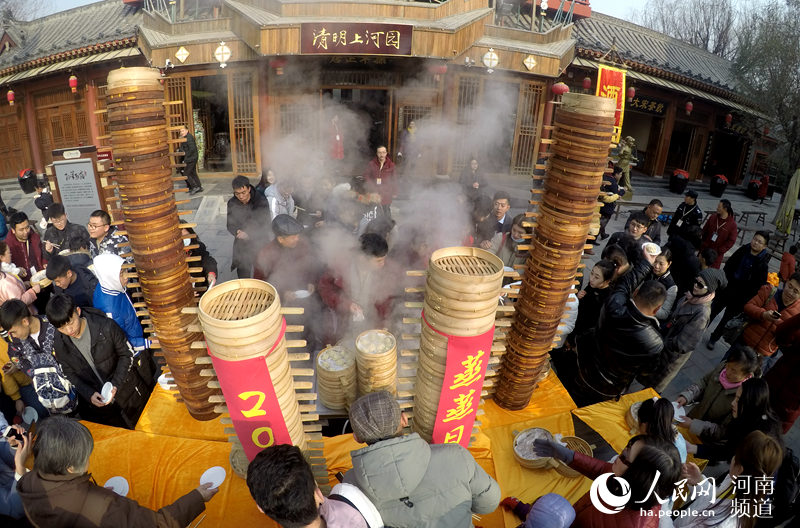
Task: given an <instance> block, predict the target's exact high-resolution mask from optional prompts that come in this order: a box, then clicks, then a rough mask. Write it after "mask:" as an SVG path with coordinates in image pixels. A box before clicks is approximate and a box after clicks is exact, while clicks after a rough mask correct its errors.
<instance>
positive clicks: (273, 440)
mask: <svg viewBox="0 0 800 528" xmlns="http://www.w3.org/2000/svg"><path fill="white" fill-rule="evenodd" d="M285 330H286V321H285V320H284V321H283V328H282V330H281V334H280V336H279V337H278V340H277V341H276V342H275V345H274V346H273V349H274V348H275V346H277V344H278V343H280V341H281V339H282V338H283V334H284V332H285ZM270 352H272V350H270ZM208 355H209V356H211V362H212V363H213V364H214V371H215V372H216V374H217V378H218V379H219V384H220V387H222V394H223V396H225V403H226V405H227V406H228V412H229V413H230V415H231V420H232V421H233V428H234V430H235V431H236V436H237V437H238V438H239V441H240V442H241V443H242V447H243V448H244V453H245V455H247V459H248V460H253V458H255V456H256V455H257V454H258V453H259V452H260V451H261V450H262V449H264V448H267V447H269V446H271V445H274V444H291V443H292V439H291V437H290V436H289V430H288V428H287V427H286V420H285V419H284V417H283V413H282V412H281V407H280V404H279V402H278V398H277V396H276V395H275V388H274V387H273V385H272V378H271V377H270V374H269V369H268V368H267V362H266V360H265V357H266V356H261V357H257V358H253V359H245V360H243V361H226V360H224V359H219V358H216V357H214V356H213V355H212V354H211V352H210V351H209V354H208ZM267 355H269V354H267Z"/></svg>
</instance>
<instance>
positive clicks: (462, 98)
mask: <svg viewBox="0 0 800 528" xmlns="http://www.w3.org/2000/svg"><path fill="white" fill-rule="evenodd" d="M481 93H482V91H481V78H480V77H479V76H478V75H470V74H465V75H461V76H459V78H458V94H457V97H456V104H455V116H454V121H455V124H456V128H457V129H458V131H457V137H462V138H464V137H469V136H470V134H471V132H472V131H471V129H472V127H473V125H474V123H475V121H476V117H477V112H478V107H479V105H480V101H481ZM478 148H479V146H478V145H474V144H472V143H471V142H468V141H455V142H454V144H453V150H452V163H451V168H450V174H451V175H453V174H461V171H462V170H463V169H464V167H466V166H467V164H469V161H470V158H471V157H473V156H477V155H478V153H477V152H476V150H477V149H478Z"/></svg>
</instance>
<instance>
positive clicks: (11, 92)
mask: <svg viewBox="0 0 800 528" xmlns="http://www.w3.org/2000/svg"><path fill="white" fill-rule="evenodd" d="M6 99H8V105H9V106H14V90H9V91H8V93H7V94H6Z"/></svg>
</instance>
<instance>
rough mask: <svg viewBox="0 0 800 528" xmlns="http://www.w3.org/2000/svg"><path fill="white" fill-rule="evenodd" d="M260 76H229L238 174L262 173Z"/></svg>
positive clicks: (234, 149)
mask: <svg viewBox="0 0 800 528" xmlns="http://www.w3.org/2000/svg"><path fill="white" fill-rule="evenodd" d="M257 83H258V78H257V76H256V75H254V74H253V72H249V71H245V72H236V73H233V74H232V75H229V76H228V108H229V110H230V115H231V118H230V119H229V122H230V129H231V132H230V134H231V156H232V159H233V172H234V174H242V175H245V176H250V177H257V176H260V175H261V149H260V144H259V143H260V142H259V141H258V134H257V132H256V131H257V130H259V126H258V84H257Z"/></svg>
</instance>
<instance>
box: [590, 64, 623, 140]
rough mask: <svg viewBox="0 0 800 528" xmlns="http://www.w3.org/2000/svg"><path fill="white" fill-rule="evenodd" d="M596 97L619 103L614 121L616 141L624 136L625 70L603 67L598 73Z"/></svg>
mask: <svg viewBox="0 0 800 528" xmlns="http://www.w3.org/2000/svg"><path fill="white" fill-rule="evenodd" d="M595 95H597V96H598V97H607V98H609V99H614V100H615V101H616V102H617V111H616V113H615V119H614V141H615V142H618V141H619V139H620V136H621V135H622V118H623V117H624V115H625V70H621V69H619V68H613V67H611V66H603V65H601V66H600V67H599V68H598V71H597V89H596V91H595Z"/></svg>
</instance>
